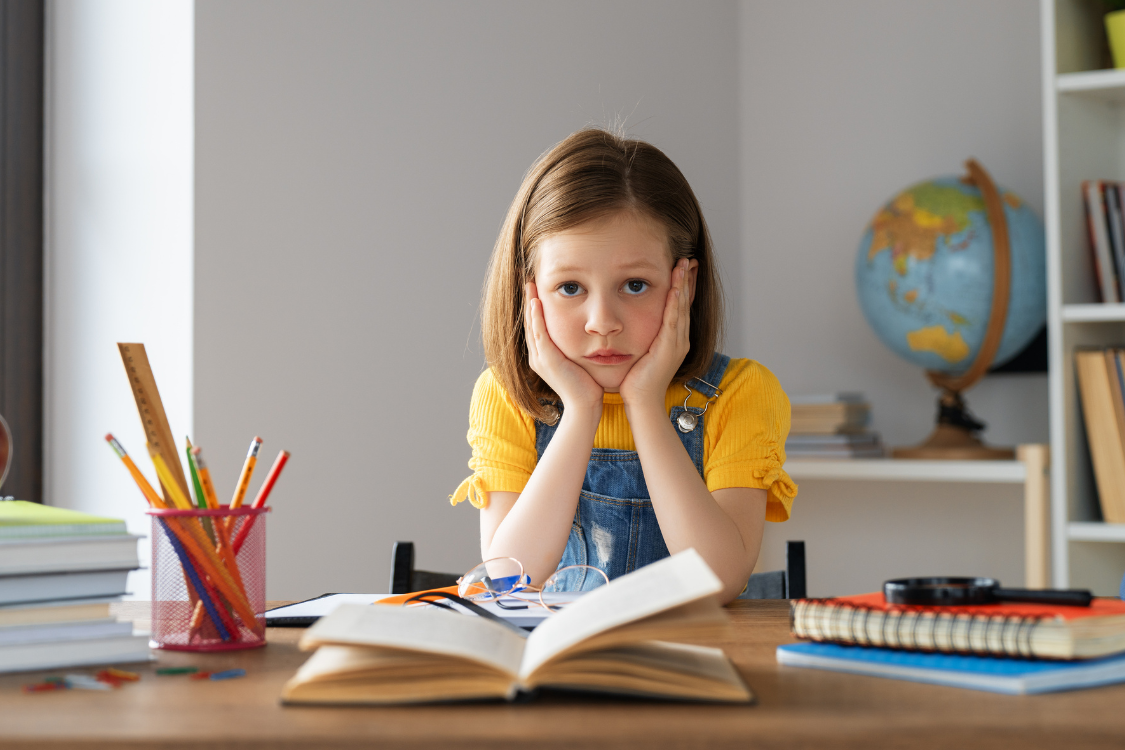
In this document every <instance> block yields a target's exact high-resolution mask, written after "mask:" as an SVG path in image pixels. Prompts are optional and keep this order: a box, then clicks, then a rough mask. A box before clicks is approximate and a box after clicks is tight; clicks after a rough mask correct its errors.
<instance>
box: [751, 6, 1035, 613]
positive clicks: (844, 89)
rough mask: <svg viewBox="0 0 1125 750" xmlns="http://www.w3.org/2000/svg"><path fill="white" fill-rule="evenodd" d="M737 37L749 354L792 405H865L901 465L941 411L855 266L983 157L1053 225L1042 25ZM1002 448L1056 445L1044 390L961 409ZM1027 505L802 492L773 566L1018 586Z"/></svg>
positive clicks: (1000, 20) (1017, 22)
mask: <svg viewBox="0 0 1125 750" xmlns="http://www.w3.org/2000/svg"><path fill="white" fill-rule="evenodd" d="M742 11H743V12H742V14H741V19H740V30H739V46H740V52H741V62H740V73H741V81H740V103H741V109H740V115H741V123H740V133H741V137H742V153H743V160H742V188H743V190H742V194H741V203H740V206H741V208H742V217H743V222H744V223H743V226H742V230H743V235H742V236H743V242H742V250H743V253H744V256H743V262H742V284H741V289H740V290H739V291H740V294H741V296H742V298H743V305H744V308H743V310H744V315H745V317H744V321H743V327H742V330H743V332H744V337H743V339H742V351H744V352H746V353H747V354H748V356H752V357H754V358H756V359H760V360H761V361H763V362H765V363H767V364H768V365H769V366H770V367H771V368H772V369H773V371H774V372H775V373H776V374H777V376H778V377H779V378H780V380H781V382H782V384H783V385H784V386H785V388H786V390H787V391H788V392H789V393H790V394H794V393H825V392H832V391H837V390H861V391H864V392H866V393H867V394H868V396H869V397H870V398H871V401H872V403H873V407H874V423H875V427H876V429H878V430H879V431H880V432H882V433H883V435H884V437H885V438H886V439H887V442H888V444H890V445H909V444H913V443H917V442H920V441H921V440H922V439H924V438H925V437H926V435H927V433H928V432H929V431H930V430H931V429H932V427H933V420H934V413H935V411H936V409H935V404H934V402H935V392H934V391H933V390H932V389H931V388H930V387H929V385H928V383H927V382H926V380H925V377H924V375H923V373H922V371H921V369H920V368H918V367H915V366H914V365H912V364H909V363H907V362H905V361H903V360H900V359H899V358H898V357H897V356H895V355H894V354H893V353H891V351H890V350H889V349H887V348H886V347H884V346H883V345H882V344H881V343H880V342H879V340H878V339H877V338H876V337H875V334H874V333H873V332H872V331H871V330H870V328H869V327H868V326H867V323H866V321H865V320H864V318H863V315H862V313H861V312H860V310H859V306H858V303H857V301H856V297H855V285H854V282H853V270H852V269H853V263H854V261H855V255H856V252H857V249H858V245H859V239H860V237H861V236H862V234H863V232H864V229H865V226H866V224H867V222H868V221H869V220H870V219H871V217H872V216H873V215H874V214H875V212H876V210H878V209H879V208H880V207H881V206H882V205H883V204H884V203H885V202H886V201H887V200H888V199H889V198H890V197H892V196H893V195H895V194H896V193H897V192H898V191H899V190H901V189H903V188H905V187H907V186H909V185H912V184H914V183H915V182H918V181H921V180H923V179H926V178H927V177H931V176H937V175H944V174H959V173H961V172H962V164H963V163H964V161H965V159H967V158H968V157H970V156H973V157H976V158H977V159H978V160H979V161H980V162H981V164H983V165H984V166H985V168H986V169H988V170H989V171H990V172H991V174H992V176H993V178H994V179H995V180H996V181H997V182H998V183H1000V184H1002V185H1004V186H1005V187H1007V188H1010V189H1011V190H1014V191H1015V192H1016V193H1017V194H1019V195H1020V196H1022V197H1023V198H1025V199H1026V200H1027V201H1028V203H1030V204H1031V205H1032V206H1033V207H1034V208H1035V210H1036V211H1038V212H1040V215H1042V206H1043V160H1042V126H1041V112H1040V104H1041V95H1040V89H1039V85H1040V83H1039V27H1038V20H1039V19H1038V13H1039V11H1038V5H1037V4H1036V3H1033V2H1027V0H990V2H987V3H981V2H977V1H976V0H928V1H927V2H914V3H902V2H895V1H894V0H849V2H847V3H840V2H831V1H829V0H819V1H817V2H811V3H810V2H803V3H799V4H798V3H775V2H749V3H745V4H744V5H743V6H742ZM967 399H968V402H969V406H970V408H971V409H972V410H973V411H974V412H975V413H976V414H977V416H979V417H981V418H982V419H983V420H984V421H985V422H987V423H989V430H988V431H987V432H986V438H987V439H988V440H989V441H990V442H993V443H997V444H1007V445H1014V444H1016V443H1021V442H1047V379H1046V375H1045V374H1044V375H1009V376H989V377H987V378H985V379H984V380H983V381H981V382H980V383H979V384H978V385H977V386H976V387H975V388H973V389H972V390H970V391H969V392H968V393H967ZM1019 498H1020V494H1019V490H1018V489H1015V488H1012V487H1006V486H986V485H982V486H966V485H949V484H940V485H924V484H923V485H919V484H908V483H893V484H882V483H847V482H823V481H818V482H812V481H809V482H804V483H801V487H800V496H799V497H798V499H797V501H796V504H795V506H794V513H793V518H792V520H791V521H790V522H788V523H786V524H782V525H775V524H767V531H766V545H765V549H764V551H763V556H762V560H761V565H762V566H764V567H765V568H776V567H780V566H781V565H782V559H783V558H782V546H783V543H784V540H785V539H802V538H803V539H806V540H807V541H808V546H809V565H810V579H809V585H810V589H811V593H813V594H814V595H826V594H835V593H852V592H856V591H864V590H874V589H876V588H878V586H879V584H880V583H881V582H882V580H883V579H884V578H888V577H893V576H896V575H897V576H905V575H911V574H915V575H917V574H930V575H937V574H947V575H951V574H957V573H961V574H978V575H984V574H988V575H994V576H997V577H999V578H1000V579H1001V580H1002V581H1006V582H1008V581H1010V582H1013V583H1015V582H1018V581H1021V580H1022V578H1023V565H1022V561H1023V545H1022V532H1021V524H1022V508H1021V506H1020V504H1019Z"/></svg>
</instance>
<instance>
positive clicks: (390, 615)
mask: <svg viewBox="0 0 1125 750" xmlns="http://www.w3.org/2000/svg"><path fill="white" fill-rule="evenodd" d="M325 643H332V644H336V645H343V646H384V647H387V648H395V649H405V650H407V651H419V652H422V653H430V654H448V655H450V656H458V657H462V658H465V659H470V660H472V661H476V662H479V663H481V664H487V665H489V666H491V667H494V668H496V669H499V670H502V671H503V672H505V673H506V674H509V675H512V676H513V677H514V676H515V675H516V674H517V673H518V672H519V666H520V660H521V659H522V657H523V651H524V644H525V643H526V641H524V639H523V638H522V637H521V636H520V635H519V634H518V633H515V632H513V631H511V630H509V629H508V628H505V627H504V626H503V625H497V624H496V623H494V622H489V621H488V620H485V619H483V618H481V617H467V616H465V615H459V614H456V613H454V612H449V611H447V610H445V609H441V608H439V607H411V608H407V609H404V608H401V607H386V606H380V605H377V604H376V605H362V604H341V605H340V606H339V607H337V608H336V609H335V610H333V611H332V612H331V613H330V614H328V615H326V616H324V617H322V618H320V619H319V620H317V621H316V624H314V625H313V626H312V627H311V628H309V629H308V630H307V631H306V632H305V634H304V636H302V637H301V644H300V645H301V650H303V651H308V650H311V649H314V648H316V647H318V646H320V645H322V644H325Z"/></svg>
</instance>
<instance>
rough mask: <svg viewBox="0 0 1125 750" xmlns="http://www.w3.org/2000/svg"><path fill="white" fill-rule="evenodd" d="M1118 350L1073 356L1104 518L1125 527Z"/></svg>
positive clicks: (1124, 384)
mask: <svg viewBox="0 0 1125 750" xmlns="http://www.w3.org/2000/svg"><path fill="white" fill-rule="evenodd" d="M1123 356H1125V352H1123V351H1122V350H1119V349H1095V350H1083V351H1077V352H1075V354H1074V361H1075V370H1076V373H1077V380H1078V396H1079V400H1080V401H1081V404H1082V416H1083V419H1084V421H1085V426H1086V442H1087V444H1088V445H1089V448H1090V459H1091V463H1093V465H1094V484H1095V486H1096V487H1097V490H1098V504H1099V505H1100V506H1101V510H1102V517H1103V518H1104V519H1105V520H1106V521H1107V522H1109V523H1125V377H1123V375H1125V373H1123V368H1122V357H1123Z"/></svg>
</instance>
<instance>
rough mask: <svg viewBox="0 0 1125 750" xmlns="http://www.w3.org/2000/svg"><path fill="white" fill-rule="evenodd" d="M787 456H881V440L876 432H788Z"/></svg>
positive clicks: (882, 453) (786, 442)
mask: <svg viewBox="0 0 1125 750" xmlns="http://www.w3.org/2000/svg"><path fill="white" fill-rule="evenodd" d="M785 454H786V456H787V457H788V458H881V457H882V456H883V455H884V449H883V442H882V441H881V440H880V439H879V434H878V433H876V432H862V433H851V434H842V435H819V434H792V433H791V434H790V435H789V437H788V438H787V439H786V441H785Z"/></svg>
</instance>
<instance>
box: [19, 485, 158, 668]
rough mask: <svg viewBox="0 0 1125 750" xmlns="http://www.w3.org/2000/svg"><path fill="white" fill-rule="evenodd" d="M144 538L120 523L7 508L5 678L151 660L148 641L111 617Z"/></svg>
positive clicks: (34, 507)
mask: <svg viewBox="0 0 1125 750" xmlns="http://www.w3.org/2000/svg"><path fill="white" fill-rule="evenodd" d="M138 538H139V537H137V536H136V535H133V534H129V533H127V532H126V530H125V523H124V522H123V521H119V520H116V519H112V518H101V517H99V516H92V515H89V514H86V513H78V512H76V511H71V510H64V509H62V508H52V507H49V506H45V505H40V504H39V503H30V502H25V501H22V500H6V501H2V502H0V672H14V671H20V670H26V669H52V668H56V667H67V666H78V665H85V664H105V663H110V662H129V661H142V660H147V659H149V658H151V656H150V653H149V650H148V636H147V635H134V634H133V626H132V623H128V622H117V621H116V620H115V619H114V618H112V617H111V616H110V613H109V605H110V602H112V601H114V600H116V599H119V598H120V597H121V595H123V594H124V593H126V592H125V581H126V579H127V577H128V575H129V571H131V570H135V569H136V568H137V567H139V565H138V560H137V539H138Z"/></svg>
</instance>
